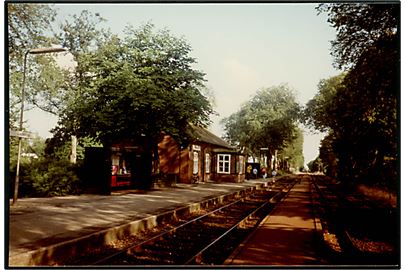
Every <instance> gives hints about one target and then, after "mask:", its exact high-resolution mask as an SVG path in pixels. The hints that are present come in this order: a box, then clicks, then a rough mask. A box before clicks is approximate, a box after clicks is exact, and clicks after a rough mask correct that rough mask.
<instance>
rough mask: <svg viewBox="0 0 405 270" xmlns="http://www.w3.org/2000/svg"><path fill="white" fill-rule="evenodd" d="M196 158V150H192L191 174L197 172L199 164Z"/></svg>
mask: <svg viewBox="0 0 405 270" xmlns="http://www.w3.org/2000/svg"><path fill="white" fill-rule="evenodd" d="M198 160H199V157H198V152H197V151H194V152H193V174H198V165H199V164H198V163H199V162H198Z"/></svg>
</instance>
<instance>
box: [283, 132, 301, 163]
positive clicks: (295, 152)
mask: <svg viewBox="0 0 405 270" xmlns="http://www.w3.org/2000/svg"><path fill="white" fill-rule="evenodd" d="M294 133H295V138H294V139H293V140H292V141H291V142H290V143H289V144H287V146H286V147H284V148H283V149H281V150H280V154H281V156H283V157H284V159H285V160H286V162H288V167H289V168H292V169H299V168H300V167H303V166H304V156H303V144H304V135H303V132H302V130H301V129H300V128H296V131H295V132H294Z"/></svg>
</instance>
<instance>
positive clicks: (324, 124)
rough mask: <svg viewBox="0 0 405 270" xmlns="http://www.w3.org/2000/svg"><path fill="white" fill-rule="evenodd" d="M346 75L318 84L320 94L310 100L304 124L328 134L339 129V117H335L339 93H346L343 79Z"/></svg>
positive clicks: (304, 116)
mask: <svg viewBox="0 0 405 270" xmlns="http://www.w3.org/2000/svg"><path fill="white" fill-rule="evenodd" d="M344 77H345V74H344V73H342V74H341V75H338V76H334V77H331V78H329V79H322V80H321V81H320V82H319V84H318V93H317V94H316V95H315V96H314V98H312V99H311V100H309V101H308V102H307V104H306V107H305V109H304V110H303V115H302V117H303V118H302V120H303V122H304V123H305V124H306V125H307V126H309V127H311V128H313V129H316V130H319V131H321V132H326V131H329V130H331V129H334V128H337V127H338V126H337V123H336V121H337V120H336V119H337V118H339V115H335V114H334V113H335V111H336V106H337V104H336V102H337V92H338V91H340V92H343V91H345V90H344V89H342V88H343V84H342V82H343V79H344Z"/></svg>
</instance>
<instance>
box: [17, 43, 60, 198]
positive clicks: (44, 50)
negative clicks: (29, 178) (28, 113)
mask: <svg viewBox="0 0 405 270" xmlns="http://www.w3.org/2000/svg"><path fill="white" fill-rule="evenodd" d="M65 51H67V50H66V49H65V48H38V49H31V50H28V51H26V52H25V54H24V66H23V80H22V86H21V109H20V110H21V112H20V123H19V131H20V132H21V131H22V129H23V119H24V99H25V73H26V66H27V55H28V54H44V53H56V52H65ZM21 144H22V137H21V136H19V137H18V156H17V168H16V173H15V181H14V195H13V204H14V203H16V202H17V198H18V184H19V178H20V159H21Z"/></svg>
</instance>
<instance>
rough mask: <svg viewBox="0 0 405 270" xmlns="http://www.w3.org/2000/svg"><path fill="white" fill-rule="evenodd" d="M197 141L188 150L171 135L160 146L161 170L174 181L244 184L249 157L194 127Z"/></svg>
mask: <svg viewBox="0 0 405 270" xmlns="http://www.w3.org/2000/svg"><path fill="white" fill-rule="evenodd" d="M192 134H193V137H194V140H193V141H192V142H191V143H190V144H189V145H188V146H187V147H185V148H184V149H181V147H180V146H179V145H178V144H177V143H176V141H174V140H173V139H172V138H171V137H170V136H169V135H165V136H164V137H163V140H162V141H161V142H160V143H159V145H158V149H159V169H160V172H161V173H163V174H164V175H166V176H167V177H168V179H170V180H171V181H173V180H174V181H176V182H181V183H194V182H207V181H215V182H222V181H224V182H242V181H244V179H245V156H244V155H243V154H241V152H240V151H237V150H236V149H235V148H233V147H232V146H230V145H229V144H228V143H227V142H225V141H224V140H223V139H221V138H219V137H217V136H216V135H214V134H212V133H211V132H210V131H208V130H207V129H205V128H202V127H197V126H193V127H192Z"/></svg>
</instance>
